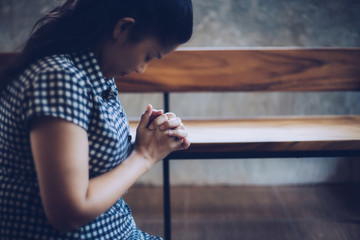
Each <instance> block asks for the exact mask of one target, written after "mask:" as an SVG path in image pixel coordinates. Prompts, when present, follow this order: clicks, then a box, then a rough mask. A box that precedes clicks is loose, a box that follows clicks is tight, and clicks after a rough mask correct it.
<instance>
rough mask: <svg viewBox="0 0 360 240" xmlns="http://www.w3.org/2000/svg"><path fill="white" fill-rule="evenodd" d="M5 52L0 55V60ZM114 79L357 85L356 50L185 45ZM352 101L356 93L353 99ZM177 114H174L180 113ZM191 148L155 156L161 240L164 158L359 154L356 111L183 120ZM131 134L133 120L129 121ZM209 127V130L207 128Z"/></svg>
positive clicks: (255, 87) (186, 86)
mask: <svg viewBox="0 0 360 240" xmlns="http://www.w3.org/2000/svg"><path fill="white" fill-rule="evenodd" d="M9 56H10V55H6V54H2V55H0V66H1V64H3V62H6V61H7V59H8V58H9ZM116 80H117V82H116V83H117V85H118V89H119V90H120V93H149V92H161V93H163V95H164V109H165V111H170V110H171V109H169V94H171V93H174V92H176V93H180V92H213V91H215V92H245V91H261V92H269V91H273V92H304V91H314V92H318V91H360V49H359V48H347V49H340V48H321V49H289V48H287V49H280V48H278V49H235V48H234V49H197V50H196V49H192V50H179V51H176V52H174V53H173V54H170V55H169V56H167V57H166V58H165V59H163V60H160V61H158V60H154V62H152V63H151V64H150V66H149V67H148V70H147V71H146V73H145V74H143V75H138V74H136V75H130V76H128V77H125V78H119V79H116ZM359 100H360V98H359ZM180 117H181V116H180ZM184 124H185V126H186V127H187V128H188V130H189V134H190V136H189V139H190V141H191V143H192V145H191V147H190V148H189V149H188V150H186V151H180V152H175V153H172V154H170V155H169V156H168V157H167V158H166V159H164V161H163V171H164V221H165V239H167V240H169V239H171V215H170V212H171V209H170V207H171V206H170V181H169V175H170V173H169V161H170V160H174V159H178V160H179V159H214V158H221V159H223V158H273V157H331V156H360V115H344V116H343V115H336V116H301V117H299V116H289V117H267V118H255V119H231V120H219V119H214V120H208V119H194V120H185V121H184ZM130 126H131V131H132V132H133V134H135V129H136V126H137V122H131V123H130ZM209 133H211V134H209Z"/></svg>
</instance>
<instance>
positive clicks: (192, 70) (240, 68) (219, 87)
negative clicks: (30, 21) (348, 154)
mask: <svg viewBox="0 0 360 240" xmlns="http://www.w3.org/2000/svg"><path fill="white" fill-rule="evenodd" d="M13 57H14V54H12V53H0V69H1V68H2V67H3V66H4V65H6V64H7V63H8V62H9V60H10V59H11V58H13ZM359 66H360V48H322V49H301V48H300V49H291V48H283V49H226V50H201V49H199V50H191V51H188V50H179V51H176V52H174V53H172V54H170V55H168V56H166V57H165V58H164V59H162V60H154V61H153V62H152V63H151V64H150V65H149V67H148V69H147V71H146V72H145V73H144V74H142V75H140V74H135V73H134V74H131V75H130V76H128V77H122V78H116V83H117V87H118V90H119V92H199V91H349V90H351V91H360V68H359Z"/></svg>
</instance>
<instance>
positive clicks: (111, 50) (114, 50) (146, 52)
mask: <svg viewBox="0 0 360 240" xmlns="http://www.w3.org/2000/svg"><path fill="white" fill-rule="evenodd" d="M176 47H177V46H171V47H167V48H164V47H163V46H161V45H160V44H159V43H158V41H157V40H156V39H154V38H151V37H148V38H145V39H144V40H142V41H140V42H138V43H132V42H130V41H118V42H114V43H112V44H109V45H107V47H105V48H104V50H103V53H102V57H101V60H100V65H101V70H102V72H103V75H104V76H105V77H107V78H112V77H115V76H116V77H121V76H125V75H128V74H130V73H132V72H137V73H143V72H144V71H145V70H146V67H147V65H148V64H149V62H150V61H151V60H152V59H155V58H158V59H160V58H162V57H164V56H165V55H167V54H169V53H171V52H172V51H174V50H175V49H176Z"/></svg>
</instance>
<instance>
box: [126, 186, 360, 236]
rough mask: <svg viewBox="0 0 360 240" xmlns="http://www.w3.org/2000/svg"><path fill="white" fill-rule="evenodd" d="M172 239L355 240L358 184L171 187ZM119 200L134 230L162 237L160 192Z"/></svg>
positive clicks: (142, 190) (135, 191)
mask: <svg viewBox="0 0 360 240" xmlns="http://www.w3.org/2000/svg"><path fill="white" fill-rule="evenodd" d="M171 191H172V193H171V194H172V195H171V198H172V219H173V221H172V239H173V240H215V239H216V240H227V239H229V240H230V239H231V240H233V239H234V240H238V239H239V240H240V239H241V240H242V239H244V240H273V239H274V240H285V239H287V240H288V239H289V240H313V239H314V240H315V239H325V240H350V239H351V240H359V239H360V185H349V184H347V185H310V186H273V187H250V186H241V187H218V186H216V187H172V189H171ZM125 200H126V201H127V203H128V204H129V205H130V207H131V209H132V211H133V215H134V218H135V221H136V222H137V224H138V226H139V227H140V228H141V229H142V230H144V231H146V232H148V233H151V234H156V235H160V236H163V216H162V211H163V210H162V202H163V201H162V189H161V188H160V187H145V186H135V187H133V188H132V189H130V190H129V192H128V193H127V195H126V196H125Z"/></svg>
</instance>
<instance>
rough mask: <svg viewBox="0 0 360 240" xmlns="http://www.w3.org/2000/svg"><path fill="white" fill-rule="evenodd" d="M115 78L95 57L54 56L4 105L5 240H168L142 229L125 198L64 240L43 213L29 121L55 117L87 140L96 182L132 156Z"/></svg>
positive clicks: (1, 183) (1, 211)
mask: <svg viewBox="0 0 360 240" xmlns="http://www.w3.org/2000/svg"><path fill="white" fill-rule="evenodd" d="M116 93H117V89H116V85H115V84H114V80H113V79H105V78H104V77H103V75H102V73H101V71H100V67H99V65H98V63H97V60H96V58H95V56H94V54H93V53H92V52H91V51H88V52H83V53H76V54H68V55H54V56H49V57H46V58H43V59H41V60H38V61H37V62H35V63H34V64H32V65H31V66H29V67H28V68H27V69H26V70H25V71H24V72H23V73H22V74H21V75H20V76H19V77H18V78H17V79H15V80H14V81H13V82H12V84H11V85H10V86H9V87H8V91H7V92H6V93H5V94H3V96H1V98H0V238H1V239H17V240H18V239H133V240H140V239H161V238H159V237H155V236H150V235H148V234H146V233H144V232H142V231H141V230H139V229H138V228H137V227H136V225H135V222H134V220H133V217H132V215H131V211H130V209H129V207H128V206H127V205H126V203H125V202H124V200H123V199H122V198H121V199H119V201H118V202H117V203H116V204H114V206H112V207H111V208H110V209H109V210H108V211H106V212H105V213H104V214H102V215H101V216H99V217H98V218H96V219H95V220H94V221H93V222H91V223H89V224H87V225H86V226H83V227H81V228H79V229H77V230H75V231H73V232H71V233H68V234H61V233H59V232H57V231H56V229H54V228H53V227H52V226H51V225H50V224H49V223H48V221H47V219H46V216H45V214H44V211H43V208H42V204H41V199H40V194H39V188H38V183H37V177H36V172H35V167H34V163H33V158H32V153H31V147H30V140H29V139H30V138H29V122H30V121H31V120H32V119H33V118H34V117H36V116H53V117H58V118H62V119H66V120H67V121H70V122H73V123H75V124H77V125H79V126H81V127H82V128H84V129H85V130H86V131H87V133H88V140H89V150H90V151H89V175H90V178H93V177H96V176H98V175H100V174H102V173H104V172H107V171H109V170H111V169H113V168H114V167H115V166H117V165H119V164H120V163H121V162H122V161H123V160H124V159H125V158H126V157H127V156H128V155H129V153H130V151H131V141H130V140H131V137H130V135H129V124H128V121H127V118H126V115H125V113H124V110H123V108H122V106H121V104H120V101H119V98H118V96H117V94H116Z"/></svg>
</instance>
